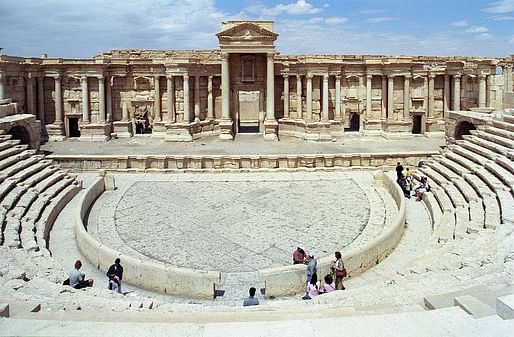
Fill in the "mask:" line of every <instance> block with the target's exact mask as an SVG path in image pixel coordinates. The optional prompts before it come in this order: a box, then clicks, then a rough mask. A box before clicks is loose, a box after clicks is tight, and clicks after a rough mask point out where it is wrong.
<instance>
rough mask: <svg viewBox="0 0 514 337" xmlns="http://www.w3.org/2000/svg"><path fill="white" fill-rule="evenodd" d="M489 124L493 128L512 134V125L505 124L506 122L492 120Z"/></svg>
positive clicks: (513, 128)
mask: <svg viewBox="0 0 514 337" xmlns="http://www.w3.org/2000/svg"><path fill="white" fill-rule="evenodd" d="M491 122H492V125H493V126H494V127H495V128H499V129H503V130H507V131H510V132H514V125H513V124H511V123H506V122H503V121H496V120H492V121H491Z"/></svg>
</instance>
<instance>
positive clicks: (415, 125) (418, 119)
mask: <svg viewBox="0 0 514 337" xmlns="http://www.w3.org/2000/svg"><path fill="white" fill-rule="evenodd" d="M422 121H423V116H421V115H414V116H412V134H414V135H420V134H421V131H422V130H421V123H422Z"/></svg>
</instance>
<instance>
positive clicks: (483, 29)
mask: <svg viewBox="0 0 514 337" xmlns="http://www.w3.org/2000/svg"><path fill="white" fill-rule="evenodd" d="M488 31H489V29H488V28H487V27H483V26H472V27H469V28H468V29H466V30H465V32H466V33H470V34H481V33H486V32H488Z"/></svg>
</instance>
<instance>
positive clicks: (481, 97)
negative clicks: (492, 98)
mask: <svg viewBox="0 0 514 337" xmlns="http://www.w3.org/2000/svg"><path fill="white" fill-rule="evenodd" d="M485 80H486V76H485V75H479V76H478V107H479V108H485V95H486V90H487V88H486V82H485Z"/></svg>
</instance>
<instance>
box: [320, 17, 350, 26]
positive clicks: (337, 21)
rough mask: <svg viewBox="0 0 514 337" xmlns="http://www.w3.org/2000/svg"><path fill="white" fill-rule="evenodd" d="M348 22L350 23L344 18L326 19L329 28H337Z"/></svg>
mask: <svg viewBox="0 0 514 337" xmlns="http://www.w3.org/2000/svg"><path fill="white" fill-rule="evenodd" d="M346 21H348V19H347V18H342V17H331V18H326V19H325V23H326V24H327V25H329V26H337V25H340V24H343V23H345V22H346Z"/></svg>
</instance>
